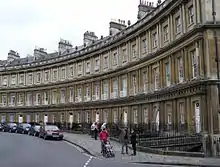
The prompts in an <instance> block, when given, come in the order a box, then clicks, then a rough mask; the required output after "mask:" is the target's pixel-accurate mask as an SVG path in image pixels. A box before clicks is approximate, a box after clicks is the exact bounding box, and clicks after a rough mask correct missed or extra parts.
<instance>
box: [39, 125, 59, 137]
mask: <svg viewBox="0 0 220 167" xmlns="http://www.w3.org/2000/svg"><path fill="white" fill-rule="evenodd" d="M39 137H42V138H44V139H45V140H46V139H49V138H52V139H58V140H62V139H63V134H62V133H61V131H60V129H59V128H58V127H57V126H55V125H42V126H41V127H40V133H39Z"/></svg>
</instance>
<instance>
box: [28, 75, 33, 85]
mask: <svg viewBox="0 0 220 167" xmlns="http://www.w3.org/2000/svg"><path fill="white" fill-rule="evenodd" d="M32 83H33V75H32V74H29V75H28V84H32Z"/></svg>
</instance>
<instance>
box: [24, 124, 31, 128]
mask: <svg viewBox="0 0 220 167" xmlns="http://www.w3.org/2000/svg"><path fill="white" fill-rule="evenodd" d="M30 127H31V125H30V124H23V128H30Z"/></svg>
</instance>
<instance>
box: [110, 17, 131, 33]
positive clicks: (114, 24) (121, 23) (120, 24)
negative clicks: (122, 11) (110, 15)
mask: <svg viewBox="0 0 220 167" xmlns="http://www.w3.org/2000/svg"><path fill="white" fill-rule="evenodd" d="M126 27H127V26H126V24H125V20H120V19H118V21H116V20H115V19H112V20H111V22H110V23H109V35H115V34H117V33H118V32H120V31H121V30H123V29H125V28H126Z"/></svg>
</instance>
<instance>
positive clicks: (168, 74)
mask: <svg viewBox="0 0 220 167" xmlns="http://www.w3.org/2000/svg"><path fill="white" fill-rule="evenodd" d="M165 72H166V85H167V86H170V84H171V77H170V72H171V71H170V62H169V61H168V62H166V64H165Z"/></svg>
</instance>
